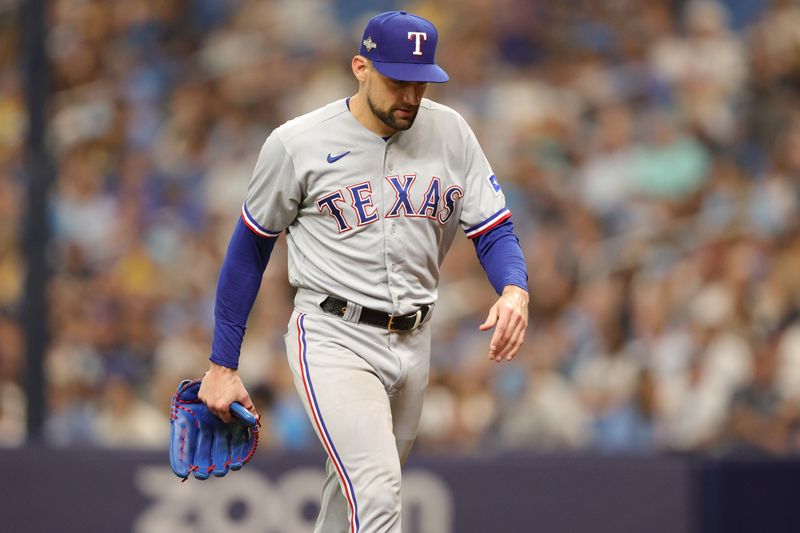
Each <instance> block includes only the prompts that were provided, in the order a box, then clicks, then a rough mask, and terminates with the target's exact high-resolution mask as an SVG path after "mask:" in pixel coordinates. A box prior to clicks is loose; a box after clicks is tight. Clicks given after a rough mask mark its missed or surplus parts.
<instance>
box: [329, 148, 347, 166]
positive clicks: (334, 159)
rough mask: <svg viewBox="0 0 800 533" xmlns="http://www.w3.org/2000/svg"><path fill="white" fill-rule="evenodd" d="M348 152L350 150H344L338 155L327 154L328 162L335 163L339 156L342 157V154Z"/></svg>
mask: <svg viewBox="0 0 800 533" xmlns="http://www.w3.org/2000/svg"><path fill="white" fill-rule="evenodd" d="M349 153H350V150H348V151H346V152H345V153H343V154H339V155H331V154H328V163H336V162H337V161H338V160H340V159H341V158H343V157H344V156H346V155H347V154H349Z"/></svg>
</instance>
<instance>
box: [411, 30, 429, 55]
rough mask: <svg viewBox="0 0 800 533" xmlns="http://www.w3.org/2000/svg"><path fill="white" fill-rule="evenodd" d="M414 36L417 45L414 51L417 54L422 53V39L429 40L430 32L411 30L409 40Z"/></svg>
mask: <svg viewBox="0 0 800 533" xmlns="http://www.w3.org/2000/svg"><path fill="white" fill-rule="evenodd" d="M412 38H416V41H417V42H416V46H415V47H414V51H413V52H412V53H413V54H414V55H415V56H421V55H422V41H423V40H425V41H427V40H428V34H427V33H425V32H424V31H410V32H408V40H409V41H410V40H411V39H412Z"/></svg>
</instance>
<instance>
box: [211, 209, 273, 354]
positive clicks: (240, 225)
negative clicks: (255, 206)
mask: <svg viewBox="0 0 800 533" xmlns="http://www.w3.org/2000/svg"><path fill="white" fill-rule="evenodd" d="M276 240H277V239H275V238H268V237H262V236H261V235H256V234H255V233H254V232H253V231H251V230H250V229H249V228H248V227H247V226H246V225H245V224H244V222H243V221H242V219H241V218H239V221H238V222H237V223H236V227H235V228H234V230H233V235H231V240H230V243H229V244H228V251H227V253H226V254H225V260H224V261H223V262H222V268H221V269H220V273H219V280H218V281H217V297H216V303H215V305H214V340H213V341H212V343H211V357H210V358H209V359H210V360H211V361H212V362H214V363H216V364H218V365H222V366H225V367H228V368H234V369H235V368H238V366H239V353H240V352H241V348H242V339H244V331H245V327H246V325H247V317H248V315H249V314H250V310H251V309H252V308H253V303H254V302H255V300H256V296H257V295H258V290H259V288H260V287H261V278H262V277H263V275H264V270H265V269H266V268H267V263H268V262H269V256H270V254H271V253H272V248H273V247H274V246H275V241H276Z"/></svg>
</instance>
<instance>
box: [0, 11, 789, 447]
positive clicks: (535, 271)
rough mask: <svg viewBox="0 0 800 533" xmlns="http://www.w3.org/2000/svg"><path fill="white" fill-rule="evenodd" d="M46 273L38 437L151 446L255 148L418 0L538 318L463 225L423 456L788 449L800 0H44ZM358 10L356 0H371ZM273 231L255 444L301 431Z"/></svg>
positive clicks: (209, 300)
mask: <svg viewBox="0 0 800 533" xmlns="http://www.w3.org/2000/svg"><path fill="white" fill-rule="evenodd" d="M49 6H50V10H49V15H48V17H49V19H48V20H49V28H50V33H49V35H48V37H47V44H48V51H49V54H50V59H51V62H52V68H53V72H52V74H53V80H52V88H51V89H52V90H51V100H50V102H49V104H48V109H47V111H48V117H49V123H50V136H49V142H50V147H51V149H52V152H53V157H54V159H55V161H56V162H57V170H56V176H55V178H56V179H55V182H54V184H53V186H52V190H51V199H50V208H51V214H50V218H51V228H52V232H53V240H52V243H51V248H52V250H51V254H50V257H52V266H53V268H54V277H53V279H52V282H51V286H50V287H49V292H48V294H49V298H50V300H49V309H50V316H48V317H47V320H48V323H49V325H50V327H51V339H50V343H49V349H48V352H47V354H46V367H45V375H46V382H47V384H46V398H47V416H46V423H45V428H44V437H45V439H46V440H47V442H49V443H51V444H53V445H59V446H69V445H97V446H111V447H131V446H132V447H148V446H149V447H163V446H164V445H165V442H166V440H167V436H168V423H167V420H168V402H169V400H170V397H171V394H172V392H173V391H174V389H175V387H176V385H177V383H178V382H179V381H180V380H181V379H183V378H187V377H199V376H201V375H202V373H203V372H204V370H205V369H206V368H207V366H208V361H207V358H208V355H209V347H210V344H211V331H212V327H213V305H214V291H215V286H216V277H217V273H218V270H219V266H220V264H221V261H222V258H223V257H224V253H225V248H226V245H227V240H228V237H229V235H230V233H231V230H232V229H233V226H234V224H235V222H236V219H237V216H238V211H239V207H240V205H241V202H242V199H243V198H244V194H245V191H246V187H247V183H248V181H249V178H250V174H251V171H252V168H253V166H254V164H255V159H256V157H257V154H258V150H259V148H260V145H261V144H262V143H263V141H264V139H265V138H266V136H267V135H268V133H269V132H270V131H271V130H272V129H273V128H275V127H276V126H278V125H280V124H281V123H282V122H283V121H285V120H287V119H289V118H292V117H293V116H296V115H298V114H301V113H303V112H306V111H309V110H311V109H314V108H316V107H318V106H319V105H322V104H324V103H327V102H329V101H332V100H334V99H338V98H341V97H344V96H347V95H350V94H353V93H354V92H355V89H356V85H355V82H354V80H353V79H352V75H351V73H350V71H349V62H350V58H351V57H352V55H353V54H354V53H355V52H356V50H357V41H358V38H359V35H360V31H361V28H362V27H363V24H364V22H365V21H366V20H367V19H368V18H369V17H370V16H371V15H373V14H375V13H376V12H377V11H382V10H386V9H392V8H398V9H399V8H402V9H408V10H410V11H412V12H415V13H417V14H420V15H422V16H425V17H427V18H429V19H431V20H432V21H434V22H435V23H436V25H437V26H438V28H439V33H440V43H439V51H438V54H437V62H438V63H439V64H441V65H442V66H443V67H444V68H445V69H446V70H448V72H449V73H450V76H451V81H450V82H449V83H447V84H444V85H441V86H438V85H437V86H433V85H432V86H430V87H429V89H428V96H429V97H430V98H432V99H434V100H437V101H440V102H442V103H444V104H446V105H449V106H451V107H453V108H455V109H456V110H457V111H459V112H460V113H461V114H462V115H464V116H465V118H466V119H467V121H468V122H469V123H470V125H471V126H472V127H473V129H474V130H475V132H476V134H477V136H478V138H479V139H480V141H481V143H482V145H483V147H484V150H485V151H486V153H487V155H488V157H489V159H490V161H491V162H492V164H493V167H494V170H495V172H496V174H497V176H498V177H499V178H500V182H501V184H502V186H503V189H504V192H505V195H506V198H507V201H508V203H509V206H510V208H511V210H512V212H513V213H514V215H513V219H512V220H513V222H514V224H515V227H516V228H517V231H518V234H519V236H520V240H521V243H522V246H523V249H524V251H525V253H526V257H527V261H528V267H529V276H530V289H531V325H530V329H529V332H528V335H527V343H526V345H525V346H524V347H523V350H522V352H521V353H520V354H519V355H518V357H517V358H516V359H515V360H514V361H512V362H510V363H503V364H499V365H498V364H496V363H493V362H490V361H489V360H488V341H489V334H487V333H483V332H480V331H478V328H477V326H478V325H479V324H480V323H481V322H483V320H484V318H485V315H486V313H487V311H488V308H489V306H490V305H491V303H492V302H493V300H494V298H495V297H496V295H495V294H494V293H493V291H492V289H491V286H490V285H489V283H488V281H487V280H486V278H485V275H484V273H483V271H482V270H481V268H480V265H479V264H478V262H477V259H476V257H475V250H474V248H473V246H472V244H471V243H470V242H469V241H468V240H467V239H465V238H462V239H457V242H456V244H455V245H454V246H453V249H452V250H451V253H450V255H449V256H448V258H447V260H446V262H445V265H444V270H443V279H442V286H441V288H440V300H439V304H438V305H437V307H436V310H435V316H434V319H433V320H434V346H433V360H432V366H433V368H432V372H431V382H430V389H429V392H428V396H427V400H426V405H425V409H424V412H423V419H422V424H421V428H420V435H419V440H418V448H417V449H418V450H420V451H427V452H430V453H436V452H447V453H452V452H464V453H493V452H497V451H506V450H536V451H553V450H556V451H563V450H581V451H584V450H588V451H595V452H601V453H620V452H626V453H652V452H679V453H703V454H792V453H797V452H799V451H800V275H798V273H799V272H800V232H798V224H799V223H800V218H798V216H799V215H800V3H799V2H796V1H792V0H770V1H767V0H763V1H760V2H759V1H757V0H752V1H747V0H727V1H724V2H723V1H710V0H694V1H689V2H684V1H680V0H669V1H667V0H651V1H648V2H641V1H636V0H584V1H578V2H547V1H538V0H533V1H530V0H492V1H489V0H465V1H456V0H428V1H425V0H421V1H410V2H396V1H388V0H387V1H377V2H356V1H347V0H302V1H298V0H274V1H269V2H265V1H263V0H225V1H222V0H128V1H125V2H122V1H105V0H52V1H51V2H49ZM367 9H368V10H367ZM18 11H19V5H18V4H17V3H15V2H13V1H11V2H9V1H6V2H0V28H2V31H0V444H3V445H16V444H19V443H21V442H23V441H24V438H25V395H24V387H23V371H24V342H23V338H22V333H21V329H20V324H19V304H20V301H21V290H22V283H23V276H24V264H23V258H22V256H21V243H20V239H21V237H20V228H21V225H22V224H23V222H24V215H25V213H24V211H23V208H22V206H23V205H24V199H25V185H26V176H25V174H24V169H23V167H22V148H23V147H22V141H23V138H24V131H25V120H26V118H25V109H24V95H23V82H22V79H21V76H20V69H19V64H20V63H19V62H20V57H21V53H22V50H21V48H20V46H21V45H20V42H19V29H18V28H19V25H18ZM284 245H285V243H284V240H283V239H280V241H279V244H278V246H277V247H276V250H275V252H274V254H273V257H272V260H271V262H270V265H269V267H268V269H267V272H266V274H265V277H264V282H263V284H262V289H261V293H260V297H259V299H258V301H257V302H256V305H255V308H254V310H253V312H252V314H251V316H250V322H249V327H248V333H247V335H246V338H245V344H244V347H243V353H242V359H241V361H242V363H241V369H240V370H241V374H242V377H243V379H244V380H245V383H246V384H247V385H248V387H249V389H250V392H251V396H252V397H253V399H254V401H255V403H256V405H257V407H258V409H259V411H260V412H261V413H262V414H263V416H264V426H265V431H264V432H263V434H264V436H265V440H264V442H265V445H266V446H268V447H271V448H273V449H281V450H303V449H316V447H317V446H318V445H317V443H316V440H315V437H314V435H313V433H312V431H311V426H310V424H309V423H308V422H307V420H306V416H305V413H304V412H303V409H302V406H301V405H300V403H299V400H298V398H297V395H296V394H295V392H294V387H293V385H292V382H291V376H290V373H289V371H288V367H287V365H286V363H285V360H284V358H285V356H284V348H283V334H284V333H285V331H286V322H287V320H288V317H289V314H290V312H291V302H292V295H293V293H292V289H291V288H290V287H289V286H288V284H287V281H286V278H287V273H286V257H285V248H284Z"/></svg>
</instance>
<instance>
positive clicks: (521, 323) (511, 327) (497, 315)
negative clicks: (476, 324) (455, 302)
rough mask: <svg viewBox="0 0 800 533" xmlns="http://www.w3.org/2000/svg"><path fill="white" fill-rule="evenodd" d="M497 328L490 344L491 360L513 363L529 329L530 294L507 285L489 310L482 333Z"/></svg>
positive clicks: (519, 288)
mask: <svg viewBox="0 0 800 533" xmlns="http://www.w3.org/2000/svg"><path fill="white" fill-rule="evenodd" d="M492 328H495V330H494V334H493V335H492V340H491V341H490V343H489V359H492V360H494V361H497V362H498V363H499V362H501V361H503V360H505V361H511V359H513V358H514V356H515V355H517V352H518V351H519V347H520V346H521V345H522V341H523V340H524V339H525V330H526V329H527V328H528V293H527V292H526V291H525V290H524V289H523V288H521V287H517V286H516V285H507V286H506V288H505V289H503V294H502V295H501V296H500V298H499V299H498V300H497V301H496V302H495V304H494V305H493V306H492V307H491V309H489V316H487V317H486V322H484V323H483V324H481V325H480V330H481V331H486V330H489V329H492Z"/></svg>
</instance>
